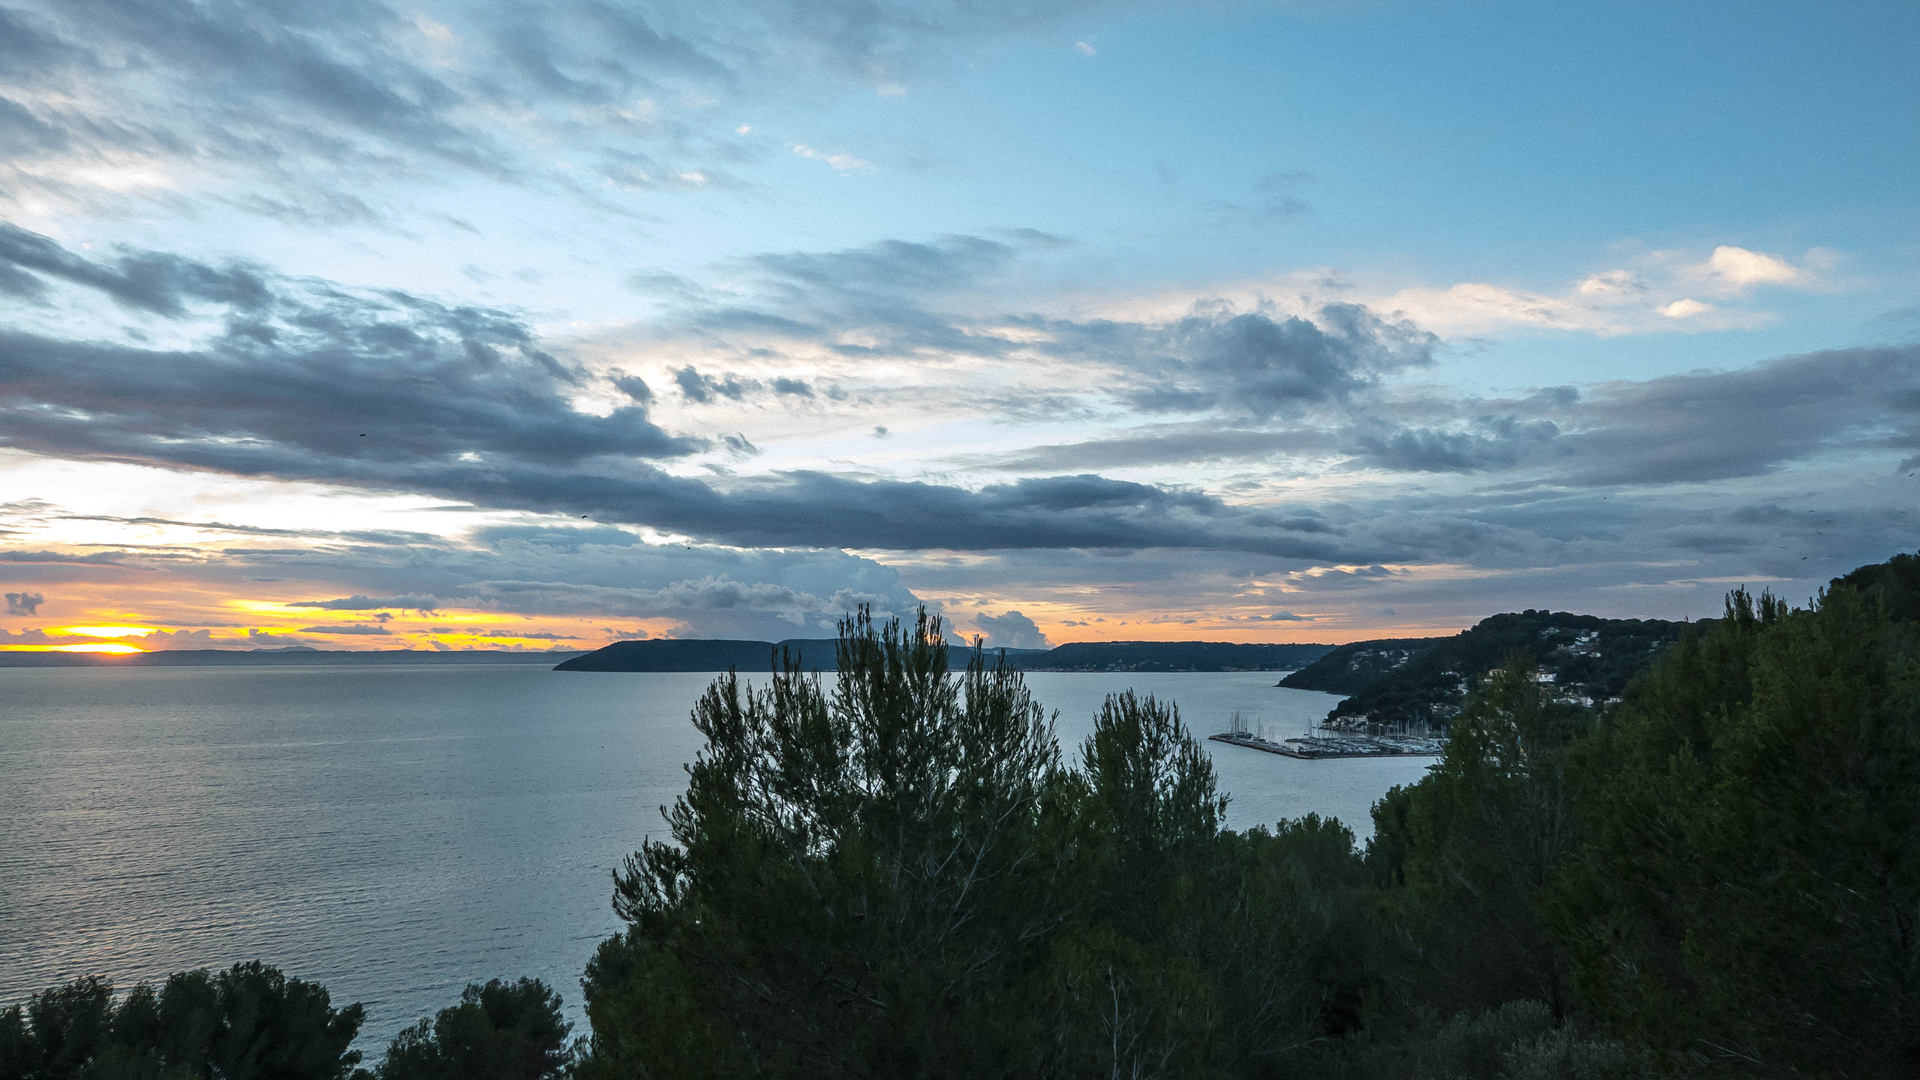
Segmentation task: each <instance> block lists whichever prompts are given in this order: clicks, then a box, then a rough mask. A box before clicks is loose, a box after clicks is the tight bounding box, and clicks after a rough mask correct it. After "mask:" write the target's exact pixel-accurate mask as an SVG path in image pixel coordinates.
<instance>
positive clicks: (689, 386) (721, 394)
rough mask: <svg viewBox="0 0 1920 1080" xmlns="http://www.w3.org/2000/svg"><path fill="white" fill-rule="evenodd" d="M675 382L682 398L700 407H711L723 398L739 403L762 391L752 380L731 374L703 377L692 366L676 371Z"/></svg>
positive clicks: (674, 374)
mask: <svg viewBox="0 0 1920 1080" xmlns="http://www.w3.org/2000/svg"><path fill="white" fill-rule="evenodd" d="M673 381H674V384H675V385H677V386H679V387H680V394H681V396H683V397H685V398H686V399H687V400H688V401H691V402H695V403H696V404H700V405H711V404H712V403H714V402H716V401H718V400H720V399H721V398H727V399H730V400H732V401H739V400H741V399H743V398H745V397H746V396H747V395H748V394H749V393H752V392H753V391H755V390H758V389H760V384H759V383H757V382H755V381H753V380H752V379H741V378H739V377H738V376H735V375H733V374H732V373H731V372H729V373H728V374H726V375H724V376H722V377H720V378H717V379H716V378H714V377H713V376H711V375H702V374H701V373H700V372H698V371H696V370H694V368H693V367H692V366H691V365H689V366H687V367H683V368H681V369H680V370H678V371H675V372H674V373H673Z"/></svg>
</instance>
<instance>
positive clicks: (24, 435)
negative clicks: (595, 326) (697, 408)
mask: <svg viewBox="0 0 1920 1080" xmlns="http://www.w3.org/2000/svg"><path fill="white" fill-rule="evenodd" d="M35 239H36V240H37V241H38V242H39V243H38V245H37V246H40V247H44V246H45V245H47V244H50V243H51V242H50V241H45V240H44V238H35ZM62 254H63V255H65V257H66V258H67V259H69V260H77V257H74V256H71V255H70V254H66V253H62ZM129 258H132V259H135V260H136V261H145V262H155V261H165V262H166V263H167V264H168V265H177V264H180V263H183V262H184V260H147V259H145V257H144V256H139V255H135V256H129ZM43 261H51V260H43ZM203 272H204V273H213V271H209V270H207V269H206V268H204V267H193V266H191V265H190V264H189V265H188V266H187V267H186V269H185V270H184V271H182V273H181V274H180V275H179V277H180V278H181V279H183V280H189V281H194V280H201V274H202V273H203ZM97 277H98V276H97V275H96V276H94V277H90V276H89V275H88V274H85V273H81V272H78V271H75V272H73V273H72V274H71V275H70V278H71V280H74V281H76V282H79V283H83V284H89V285H94V286H95V287H98V288H100V289H101V290H102V291H106V292H108V293H109V294H110V295H114V293H113V289H114V288H115V287H117V285H116V283H117V282H118V281H119V280H120V279H118V278H116V277H112V276H107V277H103V278H99V279H98V280H96V278H97ZM273 285H274V286H275V288H274V290H273V291H272V293H271V294H270V296H271V298H270V300H267V301H258V300H256V299H255V298H254V297H252V296H251V294H249V295H248V296H247V297H246V298H245V302H244V303H243V304H238V305H233V306H230V317H229V320H228V321H227V323H226V324H225V325H224V326H223V327H222V328H221V329H219V330H218V331H216V332H215V333H213V335H212V336H211V338H210V339H209V340H208V341H206V342H205V343H204V344H203V345H202V346H201V347H199V348H197V349H191V350H176V351H153V350H147V349H140V348H134V347H129V346H121V345H112V344H104V343H93V342H83V341H73V340H60V339H54V338H49V337H45V336H40V335H34V334H27V333H20V332H8V331H0V420H3V421H4V427H3V428H0V440H4V441H5V443H6V444H7V445H11V446H14V447H18V448H21V449H26V450H33V451H37V452H42V453H51V454H56V455H61V456H70V457H81V458H108V459H120V460H133V461H153V462H166V463H172V464H177V465H185V466H188V467H198V468H213V469H224V470H227V471H232V472H236V473H246V474H258V473H272V472H277V471H279V469H280V467H281V466H283V465H284V466H291V467H293V469H294V471H296V472H298V473H301V474H304V475H307V476H310V477H314V478H320V477H325V476H329V475H331V476H333V477H335V478H338V479H348V478H350V477H351V476H352V475H353V474H354V473H356V472H359V471H362V470H364V471H366V472H367V473H368V474H369V475H371V476H377V475H379V474H380V473H382V472H384V471H392V470H404V469H406V468H409V467H415V468H417V467H420V466H422V465H424V464H426V463H431V462H447V461H454V460H468V461H476V460H480V459H481V458H482V457H484V458H485V459H487V460H511V461H530V462H541V463H544V464H548V465H558V464H561V463H567V462H579V461H582V460H585V459H588V458H592V457H596V456H601V455H618V456H626V457H630V456H651V457H669V456H674V455H677V454H682V453H685V452H687V451H689V450H691V449H692V448H693V447H694V445H695V444H694V443H691V442H689V441H687V440H683V439H678V438H675V437H672V436H669V435H668V434H666V433H665V432H663V431H662V430H661V429H660V428H658V427H656V426H655V425H654V424H652V423H651V422H649V421H648V419H647V415H646V411H645V409H644V408H642V407H639V406H637V405H635V406H627V407H622V408H618V409H615V410H613V411H612V412H611V413H608V414H607V415H604V416H596V415H592V414H588V413H582V412H580V411H578V410H576V409H575V408H574V406H573V404H572V401H571V397H570V395H571V393H572V392H573V390H574V388H575V387H576V386H578V385H579V384H580V383H581V380H582V376H581V375H580V373H579V372H577V371H576V370H574V369H572V368H569V367H567V366H566V365H563V364H561V363H559V362H558V361H557V360H555V359H554V358H553V357H552V356H550V355H548V354H547V353H545V352H543V351H542V350H541V349H539V348H538V347H537V345H536V343H535V342H534V340H533V337H532V334H531V333H530V332H529V331H528V329H527V328H526V326H525V325H524V324H522V323H520V322H519V321H517V320H516V319H515V318H513V317H512V316H510V315H507V314H505V313H503V312H499V311H491V310H486V309H479V308H467V307H448V306H445V305H441V304H437V303H433V302H431V301H427V300H422V299H420V298H417V297H413V296H409V295H407V294H405V293H400V292H394V291H388V292H382V293H377V294H363V293H351V292H348V291H345V290H341V289H338V288H335V287H332V286H326V285H319V284H311V283H306V284H294V283H288V282H279V281H276V282H274V283H273ZM228 302H229V304H230V305H232V301H228Z"/></svg>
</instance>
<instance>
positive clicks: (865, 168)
mask: <svg viewBox="0 0 1920 1080" xmlns="http://www.w3.org/2000/svg"><path fill="white" fill-rule="evenodd" d="M793 152H794V153H795V154H796V155H798V156H800V157H803V158H806V159H808V160H809V161H824V162H826V163H827V164H828V165H831V166H832V167H833V168H834V169H835V171H838V172H843V173H851V172H872V171H873V164H872V163H871V162H868V161H862V160H861V159H859V158H857V157H854V156H853V155H852V154H849V153H847V152H846V151H844V150H839V151H826V150H815V149H814V148H813V147H811V146H808V145H807V144H805V143H794V144H793Z"/></svg>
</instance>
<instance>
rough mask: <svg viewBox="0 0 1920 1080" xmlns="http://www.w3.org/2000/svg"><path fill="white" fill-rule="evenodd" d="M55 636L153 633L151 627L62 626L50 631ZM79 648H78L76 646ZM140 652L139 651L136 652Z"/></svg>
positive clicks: (126, 635)
mask: <svg viewBox="0 0 1920 1080" xmlns="http://www.w3.org/2000/svg"><path fill="white" fill-rule="evenodd" d="M50 632H51V633H55V634H71V635H73V636H75V637H146V636H147V635H148V634H151V633H153V627H151V626H62V627H60V628H58V629H56V630H53V631H50ZM74 647H75V648H78V646H74ZM136 651H138V650H136Z"/></svg>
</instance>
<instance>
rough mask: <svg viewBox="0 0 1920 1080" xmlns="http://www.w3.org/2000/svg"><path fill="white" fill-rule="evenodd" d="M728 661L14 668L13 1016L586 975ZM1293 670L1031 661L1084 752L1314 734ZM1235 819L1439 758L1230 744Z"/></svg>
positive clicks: (5, 700)
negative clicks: (141, 991) (1143, 699)
mask: <svg viewBox="0 0 1920 1080" xmlns="http://www.w3.org/2000/svg"><path fill="white" fill-rule="evenodd" d="M711 679H712V676H710V675H704V674H612V673H605V674H601V673H571V672H554V671H549V670H547V669H546V668H545V667H544V666H534V665H526V666H521V665H514V666H505V667H457V668H456V667H408V668H357V667H341V668H319V669H316V668H174V669H154V668H144V669H142V668H134V669H19V668H14V669H0V823H3V824H0V830H3V831H0V839H3V840H4V842H3V843H0V1005H6V1004H11V1003H14V1002H17V1001H21V1000H24V999H25V998H26V997H27V996H28V995H29V994H31V993H33V992H34V991H36V990H40V989H44V988H46V987H48V986H52V985H55V984H58V983H61V982H64V981H67V980H70V979H72V978H75V977H77V976H80V975H85V974H101V975H106V976H109V977H110V978H112V979H113V980H114V982H115V983H116V984H117V985H119V986H120V987H122V988H123V989H124V988H126V987H129V986H131V985H132V984H133V983H134V982H136V981H138V980H141V979H154V978H157V977H161V976H164V975H165V974H166V973H167V972H169V971H177V970H182V969H186V968H194V967H203V966H225V965H227V964H231V963H233V962H235V961H239V960H251V959H261V960H265V961H267V962H268V963H271V964H276V965H278V966H280V967H281V968H282V969H284V970H286V971H287V972H288V973H290V974H294V975H299V976H301V977H303V978H308V979H314V980H318V981H320V982H323V983H325V984H326V986H327V987H328V989H329V990H330V991H331V992H332V994H333V998H334V1001H335V1002H336V1003H345V1002H351V1001H359V1002H362V1003H364V1004H365V1005H366V1008H367V1024H366V1026H365V1028H364V1029H363V1039H362V1042H361V1046H362V1047H363V1048H364V1049H366V1050H368V1051H370V1052H375V1053H374V1054H373V1056H377V1051H378V1050H379V1049H382V1048H384V1046H385V1044H386V1041H387V1040H388V1039H389V1038H391V1037H392V1035H393V1034H394V1033H395V1032H396V1031H398V1030H399V1029H400V1028H401V1027H404V1026H405V1025H407V1024H409V1023H411V1022H412V1021H414V1020H415V1019H417V1018H419V1017H421V1016H424V1015H429V1014H431V1013H432V1012H434V1011H435V1010H437V1009H439V1008H441V1007H443V1006H445V1005H448V1004H450V1003H452V1002H453V1000H454V999H455V998H456V997H457V996H458V994H459V990H460V988H461V987H462V986H464V985H465V984H466V983H467V982H469V981H472V980H485V979H487V978H492V977H518V976H521V975H530V976H535V977H539V978H543V979H545V980H547V982H548V983H549V984H550V985H552V986H554V987H555V988H556V989H558V990H559V991H560V992H561V994H562V995H564V996H565V997H566V998H567V1003H568V1011H569V1012H570V1013H571V1014H573V1016H574V1018H575V1020H576V1021H577V1020H578V1019H579V1013H578V1009H577V1006H578V1003H579V996H580V995H579V986H578V980H579V976H580V973H581V971H582V969H583V967H584V966H585V964H586V961H587V958H588V956H589V955H590V954H591V953H592V951H593V948H594V946H595V945H596V944H597V943H598V942H599V941H600V940H601V939H602V938H604V937H606V936H608V935H609V934H612V933H613V932H615V931H616V929H618V927H617V923H616V920H615V919H614V917H613V913H612V910H611V908H610V907H609V903H608V898H609V896H610V892H611V886H610V877H609V875H610V874H611V872H612V870H613V869H614V867H615V866H617V865H618V864H619V862H620V860H621V858H622V857H623V856H624V855H625V854H626V853H627V852H628V851H630V850H632V849H633V848H634V847H635V845H636V843H637V842H638V841H639V840H640V839H641V837H642V836H643V835H645V834H646V833H648V832H660V831H664V825H663V823H662V820H661V816H660V811H659V808H660V807H661V806H662V805H665V804H668V803H671V802H672V801H673V799H674V798H675V797H676V796H677V795H679V793H680V792H681V790H682V789H683V787H684V785H685V782H686V774H685V772H684V771H683V769H682V764H683V763H684V762H687V761H690V760H692V758H693V756H694V754H695V753H696V752H697V751H698V750H699V749H700V737H699V734H698V733H697V732H695V731H694V730H693V727H692V725H691V724H689V723H688V719H687V718H688V712H689V710H690V709H691V708H692V706H693V702H694V700H695V699H696V698H697V697H698V696H699V694H700V692H701V690H702V689H704V688H705V687H706V685H707V684H708V683H709V682H710V681H711ZM1275 679H1276V676H1275V675H1274V674H1273V673H1270V672H1267V673H1245V674H1138V673H1127V674H1084V675H1083V674H1059V673H1049V672H1041V673H1035V674H1032V675H1029V676H1028V684H1029V685H1030V686H1031V687H1032V688H1033V690H1034V693H1035V696H1036V697H1037V698H1038V699H1039V700H1040V701H1041V702H1043V703H1044V704H1045V705H1046V706H1047V707H1048V708H1049V709H1050V710H1052V709H1057V710H1059V714H1060V715H1059V720H1058V732H1059V736H1060V741H1061V745H1062V746H1063V747H1064V748H1066V749H1067V751H1068V752H1069V753H1075V752H1077V749H1078V746H1079V743H1080V741H1081V740H1082V739H1083V738H1085V736H1086V734H1087V732H1088V731H1089V730H1090V729H1091V727H1092V721H1093V715H1094V712H1095V710H1097V709H1098V707H1099V705H1100V702H1101V700H1102V698H1103V697H1104V696H1105V695H1106V694H1107V693H1109V692H1112V691H1116V690H1123V689H1126V688H1128V687H1133V688H1135V689H1137V690H1139V691H1141V692H1152V693H1154V694H1158V695H1160V696H1161V697H1163V698H1172V699H1174V700H1175V701H1177V702H1178V703H1179V705H1180V707H1181V711H1182V714H1183V716H1184V717H1185V718H1186V720H1187V721H1188V723H1189V724H1191V725H1192V726H1193V728H1194V729H1195V730H1196V731H1197V732H1199V733H1201V734H1211V733H1213V732H1215V731H1220V730H1223V729H1224V728H1225V727H1226V720H1227V716H1228V714H1229V713H1231V712H1232V711H1234V710H1239V711H1241V712H1242V713H1245V714H1247V715H1248V716H1249V717H1252V718H1256V719H1262V720H1265V721H1267V722H1276V721H1279V722H1284V723H1287V724H1290V725H1291V724H1297V725H1298V726H1299V727H1300V728H1302V729H1304V728H1305V726H1306V725H1307V724H1308V723H1309V722H1310V721H1312V720H1314V719H1317V718H1318V717H1320V716H1322V715H1324V714H1325V712H1326V710H1327V709H1328V708H1329V707H1331V705H1332V704H1333V702H1334V701H1336V700H1338V699H1337V698H1335V697H1333V696H1331V695H1327V694H1316V693H1311V692H1307V691H1299V690H1282V689H1276V688H1275V687H1274V686H1273V683H1274V681H1275ZM1207 747H1208V749H1209V750H1211V751H1212V752H1213V753H1214V765H1215V768H1216V769H1217V770H1218V772H1219V775H1220V779H1221V783H1222V787H1223V788H1225V789H1226V790H1227V791H1228V792H1229V793H1231V795H1232V798H1233V802H1232V804H1231V805H1230V808H1229V812H1228V816H1229V818H1230V820H1231V822H1232V824H1233V825H1234V826H1235V827H1238V828H1245V827H1247V826H1249V825H1254V824H1259V823H1271V822H1273V821H1276V820H1278V819H1280V818H1285V817H1297V816H1300V815H1303V814H1305V813H1307V812H1309V811H1317V812H1319V813H1321V814H1323V815H1332V816H1336V817H1339V818H1340V819H1341V820H1343V821H1345V822H1347V823H1348V824H1349V825H1351V826H1352V827H1353V828H1354V830H1355V832H1356V833H1358V834H1360V835H1362V836H1364V835H1365V834H1366V833H1367V832H1368V831H1369V824H1370V823H1369V820H1368V816H1367V808H1368V806H1369V805H1370V804H1371V803H1372V801H1373V800H1374V799H1375V798H1377V797H1378V796H1379V795H1380V794H1381V793H1382V792H1384V791H1385V790H1386V789H1387V788H1388V787H1390V786H1391V785H1393V784H1396V783H1405V782H1408V781H1411V780H1414V779H1417V778H1418V777H1419V776H1420V774H1421V772H1422V771H1423V770H1424V769H1425V768H1426V766H1427V765H1428V764H1429V763H1430V759H1426V758H1398V759H1390V760H1383V761H1363V760H1353V761H1295V760H1292V759H1289V758H1283V757H1279V756H1276V755H1272V754H1264V753H1260V752H1258V751H1253V750H1244V749H1239V748H1236V747H1231V746H1225V745H1223V744H1220V743H1208V744H1207Z"/></svg>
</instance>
